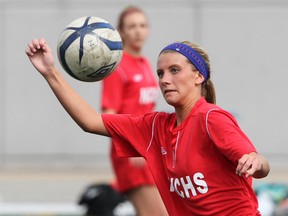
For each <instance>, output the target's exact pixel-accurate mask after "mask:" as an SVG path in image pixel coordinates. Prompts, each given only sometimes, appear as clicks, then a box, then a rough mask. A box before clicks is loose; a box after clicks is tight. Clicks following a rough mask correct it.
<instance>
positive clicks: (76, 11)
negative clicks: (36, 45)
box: [0, 0, 288, 167]
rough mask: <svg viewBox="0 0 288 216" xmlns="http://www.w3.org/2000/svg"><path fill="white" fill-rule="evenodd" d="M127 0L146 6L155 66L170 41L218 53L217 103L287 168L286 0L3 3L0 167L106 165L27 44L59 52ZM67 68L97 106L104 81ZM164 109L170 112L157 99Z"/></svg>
mask: <svg viewBox="0 0 288 216" xmlns="http://www.w3.org/2000/svg"><path fill="white" fill-rule="evenodd" d="M128 4H134V5H138V6H140V7H142V8H143V9H144V10H145V11H146V12H147V14H148V16H149V18H150V22H151V35H150V38H149V40H148V42H147V46H146V47H145V54H146V55H147V56H148V58H149V59H150V60H151V63H152V65H153V67H154V68H155V63H156V58H157V55H158V53H159V51H160V49H161V48H162V47H163V46H165V45H166V44H168V43H170V42H174V41H178V40H191V41H196V42H198V43H200V44H201V45H203V46H204V47H205V48H206V49H207V50H208V51H209V53H210V58H211V62H212V69H213V75H212V79H213V80H214V83H215V86H216V92H217V99H218V104H219V105H220V106H222V107H223V108H226V109H228V110H229V111H231V112H233V113H234V114H235V115H236V117H237V118H238V120H239V124H240V125H241V127H242V129H243V130H244V131H245V132H246V133H247V135H248V136H249V137H250V138H251V140H252V141H253V142H254V144H255V145H256V147H257V148H258V149H259V151H260V152H261V153H263V154H264V155H266V156H267V157H268V158H269V159H270V160H271V162H272V163H273V164H275V165H284V166H288V161H287V160H286V159H285V158H286V157H287V156H288V148H286V145H287V144H288V138H287V136H286V130H287V129H288V115H287V114H286V110H288V100H287V99H288V98H287V97H288V94H287V88H288V87H287V85H286V82H285V81H286V79H287V77H288V74H287V68H288V67H287V66H288V61H287V60H286V58H287V54H286V50H287V48H288V45H287V41H286V40H287V38H288V25H287V24H286V20H288V2H287V1H285V0H270V1H269V0H262V1H256V0H253V1H252V0H250V1H248V0H222V1H221V0H210V1H208V0H207V1H205V0H202V1H201V0H198V1H197V0H181V1H179V0H166V1H165V0H157V1H156V0H155V1H153V0H145V1H144V0H142V1H140V0H134V1H125V0H81V1H80V0H79V1H76V0H70V1H69V0H66V1H65V0H58V1H56V0H41V1H38V0H29V1H24V0H18V1H17V0H0V26H1V29H0V35H1V40H0V47H2V52H0V59H1V64H0V69H1V73H0V98H1V101H2V102H1V103H2V105H1V106H0V166H4V167H5V166H10V165H13V164H15V163H22V164H23V163H24V162H25V163H28V162H29V161H31V164H42V163H47V161H48V162H49V164H54V165H60V166H61V165H63V163H65V165H67V166H69V164H71V165H75V164H79V163H83V164H84V165H85V164H87V163H89V162H91V161H92V164H93V163H94V162H95V161H97V158H100V159H101V161H102V164H101V165H105V164H106V163H108V162H107V161H108V157H107V154H108V149H109V145H107V143H108V139H107V138H103V137H100V136H95V135H90V134H86V133H84V132H83V131H82V130H81V129H79V127H78V126H77V125H76V124H75V123H74V122H73V121H72V120H71V119H70V117H68V115H67V114H66V113H65V111H64V110H63V109H62V107H61V106H60V105H59V104H58V102H57V101H56V99H55V97H54V96H53V94H52V92H51V90H50V89H49V88H48V87H47V84H46V83H45V81H44V80H43V79H42V77H40V75H39V74H37V73H36V72H35V70H34V69H33V68H32V66H31V64H30V63H29V61H28V59H27V57H26V56H25V53H24V49H25V47H26V44H27V43H28V41H30V40H31V39H32V38H35V37H41V36H43V37H45V38H46V39H47V40H48V41H49V43H50V45H51V46H52V48H53V50H54V52H55V53H56V49H55V48H56V42H57V39H58V36H59V35H60V33H61V31H62V30H63V28H64V27H65V25H66V24H68V23H70V22H71V21H72V20H74V19H76V18H78V17H81V16H86V15H94V16H98V17H102V18H104V19H106V20H108V21H110V22H111V23H112V24H113V25H115V24H116V19H117V17H118V13H119V12H120V10H121V9H122V8H124V7H125V6H126V5H128ZM59 67H60V66H59ZM63 74H64V75H65V77H66V78H67V80H68V81H69V83H71V85H72V86H73V87H75V89H77V91H78V92H79V93H80V94H81V95H82V96H83V97H84V98H85V99H86V100H87V101H88V102H89V103H90V104H92V105H93V106H94V107H95V109H98V110H99V102H100V83H83V82H80V81H76V80H74V79H73V78H71V77H69V76H68V75H66V74H65V72H63ZM158 109H161V110H170V109H171V108H170V107H168V106H167V105H166V104H165V103H164V101H163V99H159V104H158ZM80 159H81V161H80ZM71 161H72V162H75V163H72V162H71ZM103 161H104V162H103ZM70 162H71V163H70ZM98 162H99V161H98ZM31 164H30V165H31Z"/></svg>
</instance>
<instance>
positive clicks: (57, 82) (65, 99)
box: [45, 67, 108, 135]
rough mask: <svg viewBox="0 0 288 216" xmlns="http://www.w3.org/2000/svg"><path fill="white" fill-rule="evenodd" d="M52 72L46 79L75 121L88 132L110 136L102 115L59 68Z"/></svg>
mask: <svg viewBox="0 0 288 216" xmlns="http://www.w3.org/2000/svg"><path fill="white" fill-rule="evenodd" d="M52 70H53V71H52V72H51V73H49V74H48V75H46V76H45V79H46V81H47V82H48V84H49V86H50V87H51V89H52V91H53V92H54V94H55V96H56V97H57V98H58V100H59V102H60V103H61V105H62V106H63V107H64V109H65V110H66V111H67V112H68V114H69V115H70V116H71V117H72V118H73V120H74V121H75V122H76V123H77V124H78V125H79V126H80V127H81V128H82V129H83V130H84V131H86V132H90V133H97V134H102V135H108V132H107V130H106V128H105V126H104V124H103V122H102V118H101V115H100V114H99V113H97V112H96V111H95V110H94V109H93V108H92V107H91V106H89V105H88V104H87V103H86V102H85V101H84V100H83V99H82V98H81V97H80V96H79V95H78V94H77V93H76V92H75V91H74V90H73V89H72V88H71V87H70V85H69V84H68V83H67V82H66V81H65V80H64V78H63V76H62V75H61V74H60V72H59V71H58V69H57V68H55V67H54V68H53V69H52Z"/></svg>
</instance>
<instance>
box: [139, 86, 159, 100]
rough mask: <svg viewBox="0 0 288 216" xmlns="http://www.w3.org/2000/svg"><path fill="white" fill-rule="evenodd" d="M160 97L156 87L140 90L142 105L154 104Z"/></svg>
mask: <svg viewBox="0 0 288 216" xmlns="http://www.w3.org/2000/svg"><path fill="white" fill-rule="evenodd" d="M158 95H159V90H158V88H156V87H143V88H141V89H140V97H139V103H140V104H149V103H154V102H155V101H156V99H157V97H158Z"/></svg>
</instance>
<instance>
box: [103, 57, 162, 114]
mask: <svg viewBox="0 0 288 216" xmlns="http://www.w3.org/2000/svg"><path fill="white" fill-rule="evenodd" d="M102 87H103V89H102V90H103V91H102V109H107V108H109V109H114V110H116V112H117V113H128V114H144V113H147V112H152V110H153V109H154V106H155V102H156V99H157V97H158V95H159V88H158V83H157V80H156V78H155V77H154V75H153V71H152V69H151V66H150V64H149V63H148V61H147V59H146V58H144V57H133V56H131V55H129V54H128V53H126V52H124V53H123V57H122V60H121V63H120V65H119V66H118V67H117V69H116V70H115V71H114V72H113V73H112V74H111V75H109V76H108V77H106V78H105V79H104V80H103V86H102Z"/></svg>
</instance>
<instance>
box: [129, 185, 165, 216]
mask: <svg viewBox="0 0 288 216" xmlns="http://www.w3.org/2000/svg"><path fill="white" fill-rule="evenodd" d="M126 195H127V197H128V199H129V200H130V201H131V202H132V204H133V205H134V207H135V209H136V212H137V216H168V213H167V211H166V208H165V206H164V204H163V202H162V199H161V197H160V194H159V192H158V190H157V188H156V186H152V185H146V186H141V187H139V188H136V189H134V190H132V191H130V192H129V193H127V194H126Z"/></svg>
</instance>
